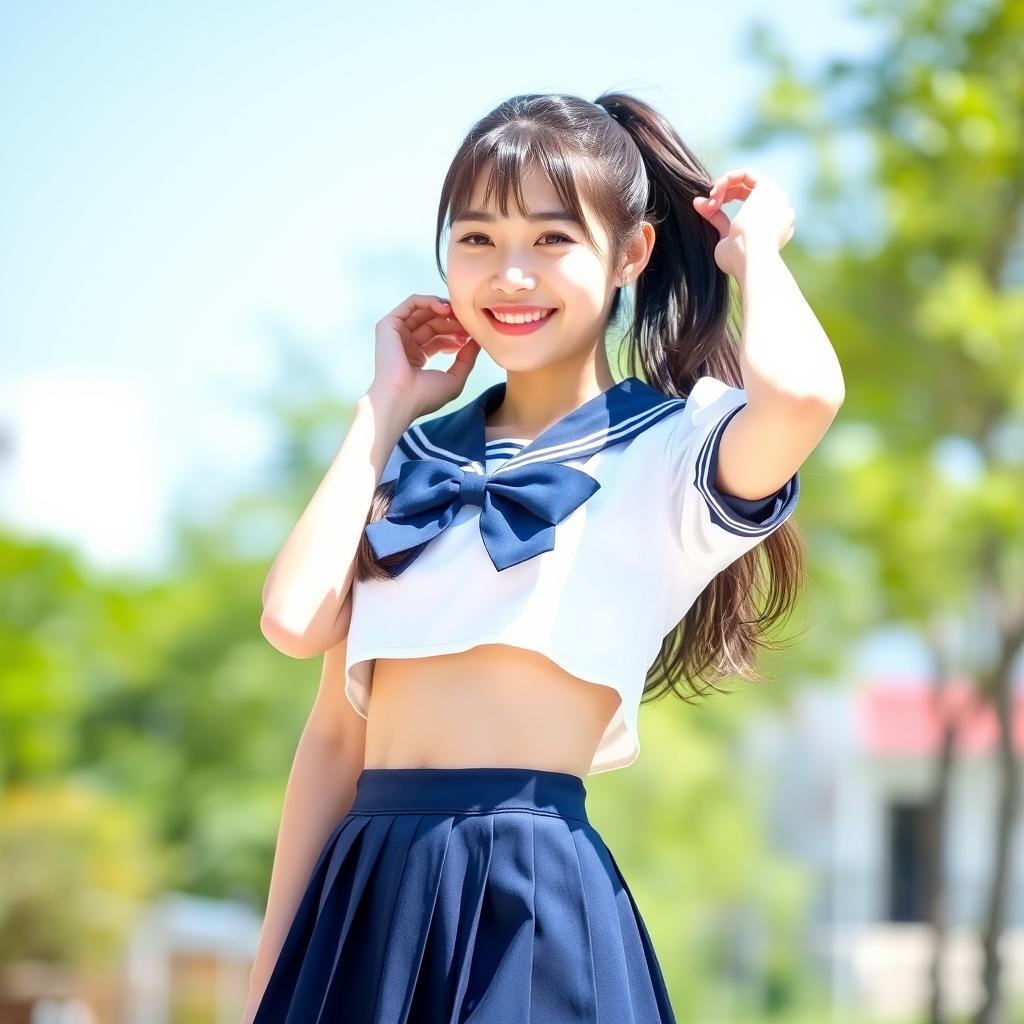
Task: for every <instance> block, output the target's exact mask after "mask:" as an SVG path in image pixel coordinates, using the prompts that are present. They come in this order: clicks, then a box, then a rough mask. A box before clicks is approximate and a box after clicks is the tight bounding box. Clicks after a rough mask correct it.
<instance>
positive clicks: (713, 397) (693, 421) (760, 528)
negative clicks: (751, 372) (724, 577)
mask: <svg viewBox="0 0 1024 1024" xmlns="http://www.w3.org/2000/svg"><path fill="white" fill-rule="evenodd" d="M746 404H747V394H746V391H744V390H743V389H742V388H734V387H730V386H729V385H728V384H725V383H723V382H722V381H720V380H718V379H717V378H715V377H701V378H700V379H699V380H698V381H697V382H696V383H695V384H694V386H693V388H692V389H691V391H690V395H689V397H688V398H687V399H686V406H685V407H684V409H683V411H682V412H681V413H680V414H679V416H678V417H677V423H676V426H675V429H674V431H673V433H672V435H671V441H670V449H669V451H670V454H669V463H670V464H669V492H670V501H671V506H672V518H673V522H674V523H675V524H676V528H677V530H678V541H679V544H680V546H681V549H682V552H683V554H684V555H685V557H686V558H688V559H689V560H690V561H691V562H693V563H694V564H696V565H698V566H700V567H701V568H704V569H707V570H709V571H712V572H718V571H720V570H721V569H724V568H725V567H726V566H727V565H729V564H731V563H732V562H734V561H735V560H736V559H737V558H739V557H740V556H741V555H744V554H746V552H748V551H750V550H751V549H752V548H754V547H756V546H757V545H758V544H759V543H760V542H761V541H762V540H764V538H765V537H767V536H768V535H769V534H770V533H772V532H773V531H774V530H777V529H778V528H779V527H780V526H781V525H782V524H783V523H784V522H785V521H786V520H787V519H788V518H789V517H790V515H792V513H793V510H794V509H795V508H796V504H797V501H798V499H799V496H800V474H799V472H796V473H794V474H793V475H792V476H791V477H790V478H789V480H787V481H786V482H785V483H784V484H783V485H782V486H781V487H780V488H779V489H778V490H777V491H775V492H774V493H773V494H768V495H765V496H764V497H761V498H753V499H748V498H739V497H736V496H734V495H731V494H726V493H724V492H722V491H720V490H719V489H718V488H717V487H716V485H715V480H716V478H717V473H718V448H719V444H720V442H721V438H722V433H723V431H724V430H725V427H726V426H727V424H728V423H729V421H730V420H731V419H732V418H733V416H735V415H736V413H738V412H739V411H740V409H742V408H743V406H744V405H746Z"/></svg>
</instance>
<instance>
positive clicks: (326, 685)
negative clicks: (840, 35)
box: [246, 93, 843, 1024]
mask: <svg viewBox="0 0 1024 1024" xmlns="http://www.w3.org/2000/svg"><path fill="white" fill-rule="evenodd" d="M734 199H741V200H744V204H743V207H742V209H741V211H740V212H739V214H738V215H737V216H736V218H735V219H734V220H732V221H731V222H730V220H729V218H728V217H726V215H725V214H724V213H723V212H722V207H723V205H724V204H725V203H727V202H729V201H730V200H734ZM445 227H447V228H448V229H449V230H450V237H449V240H448V247H447V274H446V273H445V268H444V267H443V266H441V259H440V251H441V237H442V233H443V231H444V229H445ZM792 231H793V210H792V208H791V207H790V206H789V204H788V200H787V198H786V195H785V193H784V192H783V191H782V190H781V189H780V188H779V187H778V186H777V185H775V184H774V183H772V182H771V181H769V180H768V179H767V178H765V177H764V176H763V175H761V174H758V173H756V172H755V171H753V170H750V169H746V170H742V171H737V172H734V173H730V174H726V175H723V176H722V177H721V178H719V179H718V180H717V181H714V182H712V180H711V179H710V178H709V176H708V174H707V172H706V171H705V169H704V168H703V166H702V165H701V164H700V162H699V161H698V160H697V158H696V157H695V156H694V155H693V153H692V152H691V151H690V150H689V148H687V146H686V145H685V144H684V143H683V142H682V141H681V140H680V138H679V136H678V135H677V134H676V133H675V131H674V130H673V129H672V127H671V126H670V125H669V124H668V123H667V121H666V120H665V119H664V118H663V117H662V116H660V115H659V114H658V113H657V112H656V111H655V110H653V109H651V107H649V106H648V105H646V104H644V103H643V102H641V101H640V100H638V99H636V98H634V97H630V96H627V95H623V94H618V93H616V94H605V95H603V96H601V97H600V98H599V99H598V100H597V102H596V103H590V102H587V101H586V100H583V99H579V98H577V97H574V96H566V95H543V94H536V95H525V96H517V97H514V98H512V99H509V100H507V101H506V102H504V103H502V104H501V105H500V106H499V107H497V108H496V109H495V110H493V111H492V112H491V113H489V114H488V115H487V116H486V117H484V118H483V119H482V120H481V121H480V122H479V123H477V124H476V125H474V126H473V128H472V129H471V131H470V132H469V134H468V135H467V137H466V138H465V140H464V141H463V143H462V145H461V147H460V149H459V151H458V153H457V154H456V156H455V159H454V161H453V163H452V165H451V168H450V170H449V172H448V175H447V177H446V179H445V182H444V187H443V190H442V195H441V200H440V208H439V214H438V227H437V238H436V254H437V259H438V267H439V269H440V271H441V274H442V278H443V279H444V280H445V282H446V285H447V287H448V290H449V294H450V298H449V299H448V300H445V299H442V298H440V297H437V296H428V295H413V296H411V297H410V298H409V299H408V300H406V301H405V302H403V303H402V304H401V305H400V306H398V307H397V308H396V309H395V310H393V311H392V312H391V313H390V314H389V315H388V316H386V317H385V318H384V319H383V320H381V321H380V323H379V324H378V325H377V333H376V358H375V371H374V377H373V381H372V383H371V384H370V385H369V387H368V388H367V390H366V392H365V393H364V394H363V396H362V397H361V398H360V400H359V402H358V403H357V408H356V413H355V417H354V419H353V422H352V425H351V427H350V429H349V431H348V434H347V435H346V437H345V440H344V443H343V444H342V446H341V450H340V452H339V454H338V456H337V457H336V459H335V462H334V463H333V465H332V466H331V468H330V470H329V472H328V474H327V476H326V477H325V479H324V481H323V483H322V484H321V485H320V487H319V488H318V490H317V492H316V494H315V495H314V497H313V499H312V501H311V502H310V505H309V507H308V508H307V509H306V511H305V512H304V513H303V516H302V518H301V519H300V520H299V523H298V524H297V525H296V527H295V529H294V530H293V532H292V534H291V536H289V538H288V540H287V543H286V544H285V546H284V548H283V549H282V551H281V553H280V554H279V555H278V557H277V559H276V560H275V563H274V566H273V567H272V570H271V573H270V575H269V577H268V580H267V587H266V590H265V592H264V615H263V620H262V623H261V625H262V628H263V631H264V633H265V635H266V636H267V638H268V639H269V640H270V642H271V643H272V644H274V646H276V647H277V648H279V649H280V650H282V651H284V652H285V653H287V654H290V655H292V656H295V657H313V656H315V655H317V654H321V653H323V654H324V667H323V675H322V679H321V687H320V692H319V694H318V697H317V700H316V703H315V706H314V709H313V712H312V713H311V715H310V722H309V725H308V726H307V729H306V730H305V731H304V733H303V738H302V742H301V743H300V750H299V753H298V754H297V756H296V764H295V767H294V768H293V771H292V776H291V778H290V779H289V784H288V790H287V794H286V798H285V808H284V813H283V816H282V822H281V831H280V836H279V841H278V850H277V855H276V857H275V863H274V871H273V875H272V878H271V886H270V897H269V900H268V907H267V914H266V919H265V922H264V928H263V933H262V937H261V942H260V948H259V951H258V954H257V957H256V962H255V965H254V968H253V972H252V988H251V996H250V1005H249V1009H248V1013H247V1018H246V1019H247V1020H255V1021H256V1022H257V1024H271V1022H275V1024H277V1022H288V1024H293V1022H295V1024H297V1022H302V1024H314V1022H321V1021H351V1022H353V1024H364V1022H365V1024H370V1022H379V1024H409V1022H414V1021H415V1022H431V1024H439V1022H453V1024H454V1022H468V1024H490V1022H499V1021H500V1022H503V1024H508V1022H522V1024H527V1022H550V1024H556V1022H557V1024H573V1022H594V1024H625V1022H627V1021H629V1022H634V1024H641V1022H643V1024H653V1022H665V1021H672V1020H673V1015H672V1010H671V1007H670V1005H669V1000H668V996H667V992H666V986H665V982H664V978H663V975H662V971H661V969H660V967H659V963H658V960H657V958H656V956H655V951H654V949H653V947H652V944H651V940H650V938H649V935H648V932H647V930H646V928H645V926H644V922H643V920H642V918H641V915H640V912H639V910H638V909H637V906H636V904H635V902H634V900H633V897H632V895H631V893H630V889H629V887H628V885H627V883H626V880H625V878H624V877H623V875H622V873H621V872H620V870H619V867H618V865H617V863H616V861H615V859H614V858H613V856H612V853H611V851H610V850H609V849H608V848H607V846H606V845H605V844H604V842H603V840H602V838H601V836H600V835H599V834H598V832H597V831H596V830H595V828H594V827H593V825H592V824H591V823H590V821H589V820H588V818H587V812H586V807H585V796H586V789H585V786H584V781H583V780H584V778H585V777H586V776H587V775H589V774H593V773H597V772H601V771H610V770H612V769H615V768H621V767H624V766H626V765H628V764H631V763H632V762H633V761H634V760H635V759H636V757H637V755H638V753H639V740H638V733H637V711H638V706H639V704H640V702H641V698H642V697H654V696H659V695H661V694H662V693H664V692H666V691H667V690H673V691H674V692H676V693H677V694H678V695H679V696H681V697H683V699H687V697H686V695H685V694H684V692H683V690H682V689H681V688H680V684H682V683H683V682H684V681H685V682H689V683H690V684H691V687H692V689H693V690H694V692H695V693H702V692H706V691H705V690H701V689H698V688H697V686H696V685H695V684H696V681H697V680H700V681H703V682H705V683H707V684H709V686H710V687H711V688H714V689H717V687H715V686H714V680H715V679H717V678H720V677H721V676H724V675H726V674H738V675H742V676H744V677H747V678H752V677H753V672H754V670H753V660H754V657H753V656H754V648H755V646H756V645H757V644H758V642H759V641H758V634H759V632H761V631H762V630H763V629H764V628H765V627H766V626H767V625H768V624H770V623H771V622H772V621H774V620H775V619H777V618H779V617H780V616H782V615H784V614H785V613H786V612H787V611H788V610H789V609H790V607H791V606H792V604H793V603H794V601H795V599H796V596H797V591H798V585H799V582H800V579H801V575H802V570H803V547H802V542H801V540H800V537H799V534H798V533H797V532H796V530H795V527H794V525H793V524H792V523H789V524H787V522H786V521H787V519H788V518H789V516H790V515H791V513H792V512H793V509H794V507H795V505H796V502H797V498H798V494H799V475H798V469H799V467H800V465H801V464H802V463H803V461H804V460H805V459H806V458H807V456H808V455H809V454H810V452H811V451H812V450H813V449H814V447H815V446H816V445H817V443H818V442H819V441H820V440H821V438H822V436H823V435H824V433H825V431H826V430H827V429H828V426H829V424H830V423H831V421H832V419H833V418H834V416H835V415H836V412H837V410H838V409H839V407H840V405H841V404H842V401H843V380H842V374H841V371H840V367H839V365H838V361H837V359H836V357H835V354H834V352H833V351H832V348H831V346H830V344H829V342H828V339H827V337H826V336H825V334H824V332H823V331H822V330H821V328H820V326H819V325H818V322H817V320H816V319H815V317H814V315H813V313H812V312H811V310H810V309H809V308H808V307H807V305H806V303H805V302H804V301H803V298H802V296H801V294H800V291H799V289H798V288H797V286H796V284H795V282H794V281H793V279H792V277H791V276H790V275H789V273H788V271H787V269H786V267H785V265H784V264H783V262H782V260H781V258H780V256H779V249H780V248H781V247H782V246H783V245H785V243H786V242H787V241H788V239H789V238H790V237H791V235H792ZM729 275H732V276H733V277H735V278H736V280H737V281H738V282H739V285H740V288H741V291H742V298H743V306H744V327H743V336H742V339H741V341H740V342H737V341H736V340H735V338H734V336H733V335H732V334H731V333H730V330H729V327H728V324H727V320H728V314H729ZM630 285H632V286H633V287H634V288H635V301H634V303H633V316H632V320H631V323H630V324H629V327H628V332H627V334H626V343H627V345H628V350H629V355H630V366H631V369H632V371H633V373H632V375H630V376H627V377H625V378H624V379H622V380H620V381H618V382H616V381H615V379H614V378H613V376H612V374H611V370H610V367H609V362H608V356H607V352H606V348H605V342H606V331H607V329H608V327H609V325H610V323H611V322H612V321H613V320H614V319H615V318H616V317H617V316H618V315H619V314H620V313H621V312H622V310H621V308H620V307H621V304H622V302H623V296H624V292H623V289H624V288H626V287H627V286H630ZM480 348H484V349H486V350H487V353H488V355H489V356H490V357H491V358H492V359H493V360H494V361H495V362H497V363H498V364H499V365H500V366H502V367H503V368H504V369H505V371H506V373H507V378H506V380H505V381H503V382H501V383H499V384H497V385H494V386H492V387H490V388H487V389H485V390H484V391H483V392H482V393H481V394H480V395H478V396H477V397H476V398H472V399H469V400H468V401H464V402H461V403H460V404H459V405H458V407H457V408H456V409H455V410H454V411H451V412H445V413H440V414H439V413H438V410H440V409H441V407H442V406H445V405H447V403H449V402H451V401H453V400H454V399H456V398H458V397H459V396H460V395H461V394H462V391H463V388H464V385H465V383H466V380H467V377H468V375H469V373H470V371H471V369H472V367H473V365H474V364H475V361H476V357H477V355H478V353H479V350H480ZM452 351H454V352H456V355H455V357H454V359H453V361H452V363H451V365H450V366H449V367H448V368H447V369H445V370H437V369H428V368H427V367H426V362H427V359H428V358H429V357H430V356H432V355H434V354H436V353H440V352H452ZM639 373H642V376H640V375H638V374H639ZM755 548H760V550H761V552H762V553H763V554H764V555H765V560H764V561H765V563H766V568H765V567H764V566H762V564H761V563H760V561H759V560H758V558H757V554H758V552H757V551H755ZM762 584H764V585H763V586H762ZM755 593H757V594H764V595H765V597H766V601H765V607H764V609H763V610H762V612H761V614H760V615H759V614H758V609H756V608H755V605H754V595H755ZM371 708H372V713H371Z"/></svg>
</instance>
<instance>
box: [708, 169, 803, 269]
mask: <svg viewBox="0 0 1024 1024" xmlns="http://www.w3.org/2000/svg"><path fill="white" fill-rule="evenodd" d="M733 199H741V200H743V207H742V209H741V210H740V212H739V213H737V214H736V216H735V218H734V219H733V220H732V221H730V220H729V218H728V217H726V215H725V214H724V213H723V212H722V207H723V206H724V205H725V204H726V203H728V202H730V201H732V200H733ZM693 208H694V209H695V210H696V211H697V212H698V213H699V214H700V215H701V216H702V217H706V218H707V219H708V220H709V221H711V223H712V224H713V225H714V226H715V227H716V228H717V229H718V234H719V235H720V236H721V240H720V241H719V243H718V244H717V245H716V246H715V262H716V263H717V264H718V266H719V267H720V268H721V270H723V271H724V272H725V273H726V274H733V275H736V274H737V273H738V272H739V271H741V270H742V269H743V266H744V263H745V261H746V258H747V255H748V253H749V252H750V251H751V249H758V248H760V249H766V248H770V249H771V251H773V252H778V251H779V250H780V249H781V248H782V247H783V246H784V245H785V244H786V243H787V242H788V241H789V240H790V239H791V238H792V237H793V223H794V221H795V219H796V212H795V211H794V210H793V207H792V206H790V205H789V197H788V196H787V195H786V193H785V192H784V191H783V190H782V188H781V187H780V186H779V185H778V184H776V183H775V182H774V181H772V180H771V178H769V177H767V176H766V175H764V174H761V173H760V172H759V171H755V170H754V169H753V168H752V167H743V168H741V169H739V170H735V171H729V172H728V173H726V174H723V175H722V176H721V177H720V178H718V179H717V180H716V181H715V183H714V184H713V185H712V186H711V194H710V196H708V197H705V196H695V197H694V200H693Z"/></svg>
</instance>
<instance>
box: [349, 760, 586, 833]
mask: <svg viewBox="0 0 1024 1024" xmlns="http://www.w3.org/2000/svg"><path fill="white" fill-rule="evenodd" d="M586 796H587V788H586V785H585V784H584V782H583V779H582V778H580V776H578V775H572V774H570V773H568V772H554V771H544V770H541V769H536V768H492V767H469V768H364V769H363V770H362V771H361V772H360V774H359V775H358V777H357V778H356V795H355V801H354V803H353V804H352V807H351V810H350V813H353V814H380V813H394V812H400V811H414V812H420V813H428V812H429V813H436V814H489V813H492V812H494V811H532V812H534V813H536V814H555V815H558V816H559V817H563V818H579V819H581V820H582V821H587V820H588V818H587V811H586Z"/></svg>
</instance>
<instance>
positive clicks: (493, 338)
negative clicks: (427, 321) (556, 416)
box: [447, 165, 619, 372]
mask: <svg viewBox="0 0 1024 1024" xmlns="http://www.w3.org/2000/svg"><path fill="white" fill-rule="evenodd" d="M489 169H490V168H489V165H486V166H485V167H484V168H483V170H482V172H481V174H480V175H479V177H478V179H477V181H476V183H475V184H474V187H473V193H472V195H471V197H470V200H469V203H468V204H467V209H466V210H465V211H463V212H462V214H461V215H460V216H459V217H458V219H456V220H455V221H454V222H453V224H452V229H451V235H450V238H449V241H448V261H447V278H448V294H449V297H450V298H451V301H452V306H453V309H454V312H455V315H456V316H457V317H458V319H459V321H460V322H461V323H462V325H463V326H464V327H465V328H466V330H467V331H468V332H469V333H470V334H471V335H472V336H473V338H475V339H476V340H477V341H478V342H479V344H480V347H481V348H483V349H485V350H486V351H487V353H488V355H490V356H491V358H492V359H493V360H494V361H495V362H496V363H497V364H498V365H499V366H502V367H504V368H505V369H507V370H513V371H519V372H522V371H528V370H534V369H538V368H539V367H543V366H546V365H548V364H551V363H554V362H559V361H561V360H563V359H572V358H573V357H574V356H577V357H579V358H581V359H582V358H585V357H586V356H588V355H589V354H590V353H591V352H592V351H593V349H594V347H595V346H596V345H603V343H604V329H605V321H606V319H607V315H608V309H609V306H610V305H611V301H612V298H613V296H614V293H615V289H616V287H617V285H618V281H619V278H618V275H617V274H615V273H613V270H612V267H611V262H610V255H609V254H608V248H609V243H608V238H607V235H606V233H605V231H604V229H603V227H602V226H601V224H600V223H598V222H597V221H596V219H595V218H594V217H593V215H592V213H591V211H590V210H589V208H587V207H586V205H584V213H585V216H586V218H587V225H588V227H589V228H590V230H591V232H592V234H593V236H594V239H595V241H596V242H597V245H598V246H599V247H600V250H601V251H600V252H597V251H595V249H594V248H592V247H591V245H590V244H589V243H588V242H587V239H586V235H585V234H584V232H583V230H582V227H581V226H580V225H579V224H577V223H574V222H572V221H571V220H566V219H565V218H566V217H569V216H571V215H570V214H569V213H568V212H567V211H566V210H565V209H564V207H563V205H562V203H561V201H560V200H559V198H558V194H557V193H556V192H555V190H554V188H553V187H552V186H551V184H550V183H549V182H548V181H547V180H546V179H545V178H544V176H543V174H542V173H541V172H539V171H538V170H537V169H536V167H534V168H533V169H532V170H531V171H530V173H529V174H528V175H527V177H526V178H525V179H524V180H523V182H522V192H523V201H524V206H525V207H526V209H527V211H528V212H529V213H530V214H531V216H537V215H543V216H541V217H540V218H539V219H537V220H528V219H525V218H524V217H522V216H521V215H520V213H519V211H518V210H517V209H516V208H515V205H514V203H513V204H512V205H511V206H510V209H509V216H508V217H503V216H502V215H501V213H500V211H499V210H498V209H497V206H496V204H495V203H494V199H493V197H492V200H491V204H490V205H486V206H485V205H484V190H485V187H486V183H487V175H488V173H489ZM581 201H582V198H581ZM495 307H497V309H498V310H501V309H502V308H503V307H509V308H511V309H515V308H516V307H526V308H527V309H529V308H531V307H532V309H533V312H534V313H535V312H537V310H538V308H539V309H542V310H548V309H550V310H553V311H554V312H553V313H551V314H550V315H549V316H548V317H547V318H546V319H544V320H543V321H542V322H541V323H539V324H538V325H535V326H534V328H533V329H530V328H528V327H520V328H510V329H504V330H502V329H501V325H497V324H496V323H495V318H494V317H493V316H492V314H491V313H490V312H489V310H493V309H494V308H495Z"/></svg>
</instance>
